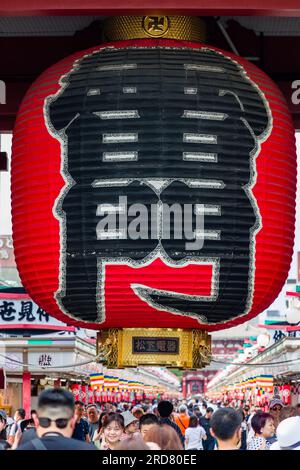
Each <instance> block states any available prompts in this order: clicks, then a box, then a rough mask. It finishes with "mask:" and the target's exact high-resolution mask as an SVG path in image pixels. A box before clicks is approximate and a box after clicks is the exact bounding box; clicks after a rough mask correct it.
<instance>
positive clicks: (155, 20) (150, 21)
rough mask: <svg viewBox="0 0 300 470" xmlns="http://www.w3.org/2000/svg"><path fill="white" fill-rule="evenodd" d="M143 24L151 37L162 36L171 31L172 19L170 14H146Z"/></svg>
mask: <svg viewBox="0 0 300 470" xmlns="http://www.w3.org/2000/svg"><path fill="white" fill-rule="evenodd" d="M142 25H143V29H144V31H145V32H146V34H148V35H149V36H150V37H153V38H160V37H162V36H164V35H165V34H166V33H167V32H168V31H169V28H170V19H169V17H168V16H144V17H143V20H142Z"/></svg>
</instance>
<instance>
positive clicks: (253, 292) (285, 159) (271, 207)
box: [12, 40, 296, 331]
mask: <svg viewBox="0 0 300 470" xmlns="http://www.w3.org/2000/svg"><path fill="white" fill-rule="evenodd" d="M109 48H110V49H109ZM132 48H136V49H134V50H138V49H143V53H144V54H145V55H146V54H147V51H149V53H150V52H151V51H153V50H154V49H157V50H158V49H159V48H160V50H164V51H172V50H180V51H185V52H187V53H188V52H190V53H191V54H192V53H194V52H195V51H196V52H197V51H203V52H205V51H210V52H209V53H210V54H212V59H210V60H212V61H215V62H213V64H214V65H213V66H212V67H214V72H216V73H217V72H218V70H217V69H218V62H217V61H216V56H219V57H220V60H225V59H226V60H227V61H230V64H231V65H230V66H232V67H233V68H234V67H236V66H237V64H238V67H240V69H239V70H240V71H242V72H241V73H242V74H244V75H245V76H247V80H248V79H249V80H250V81H251V83H252V85H251V86H252V89H255V90H256V91H257V94H258V95H259V96H260V97H261V99H262V100H263V101H264V103H265V106H266V109H267V108H268V113H269V114H268V125H267V128H266V131H265V135H264V136H263V137H262V138H261V139H260V140H257V145H258V148H257V149H256V154H255V157H253V158H254V160H253V161H252V170H251V171H252V173H253V171H254V173H253V174H252V183H253V184H252V186H251V187H247V189H245V193H246V192H247V191H248V193H249V192H251V191H252V194H253V198H254V199H253V198H252V203H253V201H254V202H255V204H256V205H257V207H256V209H255V211H256V212H255V211H254V212H255V214H256V215H255V217H256V223H258V225H257V229H256V231H255V232H253V233H252V235H251V236H252V239H251V248H250V252H251V253H252V254H251V256H252V261H251V263H250V265H249V266H250V267H249V271H248V278H247V279H248V281H247V282H248V283H249V292H248V294H249V296H248V297H247V299H248V300H247V304H245V308H244V307H243V308H242V309H240V311H238V310H237V311H236V312H235V311H232V310H234V309H232V308H231V307H230V306H231V303H230V302H231V298H235V296H236V295H237V294H236V293H237V292H238V291H239V287H234V289H232V290H228V289H227V287H226V286H225V287H224V290H223V291H222V292H219V293H218V292H216V296H217V297H218V295H219V297H220V296H222V295H223V296H225V303H226V302H227V304H226V305H227V310H226V308H225V310H224V311H226V316H224V318H223V317H222V315H223V313H222V312H223V311H222V312H221V313H220V314H219V313H218V312H217V313H216V319H215V320H213V321H209V316H207V318H208V321H207V318H203V316H201V309H200V310H199V311H200V314H199V311H198V313H197V315H194V314H193V308H192V307H191V308H188V309H187V311H186V310H185V309H186V306H187V305H188V304H189V302H194V300H195V299H202V300H201V302H202V304H201V305H202V308H204V307H203V305H205V308H206V310H207V309H208V310H209V302H210V301H212V302H215V300H216V299H215V298H214V299H213V295H214V294H213V292H214V288H215V286H214V280H215V278H214V276H215V271H214V270H215V268H216V266H217V262H216V263H215V264H214V262H211V260H210V259H208V260H205V259H204V258H202V259H201V257H200V261H199V260H196V261H195V262H193V261H189V262H187V263H186V265H185V264H184V262H183V263H181V264H178V263H177V264H176V262H174V263H169V264H168V263H167V262H165V260H163V259H160V258H159V257H158V258H157V259H153V260H152V261H151V262H149V263H148V262H147V259H146V260H145V261H144V262H143V263H141V264H139V265H136V266H134V265H133V264H132V263H126V262H125V261H124V260H121V261H119V260H118V259H117V258H116V259H115V260H112V261H110V262H109V263H107V264H106V266H105V276H104V277H103V284H102V285H101V288H100V287H99V285H98V284H97V285H98V291H97V293H96V297H97V302H98V303H97V306H98V307H97V308H98V314H99V316H98V321H97V320H96V319H95V320H93V321H91V320H87V317H85V316H84V315H83V314H82V312H81V311H80V308H78V311H77V312H75V314H74V306H73V307H72V308H73V310H72V313H70V312H69V311H68V307H67V305H68V301H69V300H70V299H66V297H65V300H64V303H63V304H62V301H61V300H59V299H58V297H57V292H58V291H60V289H61V287H62V286H61V285H60V284H61V283H60V281H61V278H60V275H61V272H62V269H65V267H64V266H63V265H64V259H63V250H64V248H63V246H62V245H63V243H64V242H63V237H64V233H63V232H62V225H61V220H59V217H58V215H57V212H56V204H57V201H58V200H59V198H60V195H61V194H62V193H63V191H64V190H65V189H64V188H66V184H67V183H66V179H65V178H66V177H65V175H64V174H63V168H62V167H63V164H64V163H63V143H62V140H61V141H59V139H58V135H57V134H56V133H55V132H56V131H55V130H54V129H53V128H51V127H49V121H47V119H46V117H45V113H46V111H45V110H46V107H47V103H48V104H49V99H50V103H51V99H52V98H49V97H51V96H52V97H53V96H56V94H58V93H59V92H60V91H61V89H63V87H64V86H65V85H66V78H63V77H66V76H68V74H70V71H71V70H74V69H76V66H77V65H76V64H78V62H76V61H80V60H81V61H82V60H83V59H84V58H89V57H93V54H97V53H98V52H99V51H101V50H106V51H108V52H109V51H110V50H114V51H118V53H120V51H121V52H122V51H124V57H125V56H126V54H129V50H130V51H132ZM125 65H126V64H125ZM129 65H132V64H127V68H130V67H129ZM183 66H184V63H183ZM193 66H194V68H195V69H197V67H198V69H199V64H196V63H195V62H193V64H192V66H191V67H190V69H191V70H192V69H193ZM106 67H107V66H106ZM201 67H202V69H201ZM205 67H207V66H206V65H205V66H204V69H203V66H202V65H201V63H200V69H201V70H202V71H203V70H205ZM212 67H210V69H211V70H213V68H212ZM125 68H126V67H125ZM220 70H221V69H220V68H219V71H220ZM191 73H193V72H191ZM195 73H196V72H195ZM197 73H198V72H197ZM115 74H116V76H117V77H118V76H121V75H120V71H118V70H116V71H115ZM79 80H80V77H79ZM168 80H170V77H168ZM247 83H248V82H247ZM89 86H90V83H89ZM206 86H207V84H206ZM244 86H245V84H244V83H242V82H241V85H240V87H241V90H242V91H241V96H242V95H243V87H244ZM82 87H83V89H84V90H85V89H86V88H85V87H86V84H85V83H82ZM125 88H126V93H132V92H134V93H136V91H134V87H133V86H132V87H130V86H128V84H127V86H126V87H125ZM89 90H90V92H91V93H92V92H93V94H95V95H97V94H98V91H99V93H101V91H100V90H99V89H98V88H97V87H96V86H94V88H93V87H91V88H90V89H89ZM97 90H98V91H97ZM219 91H220V95H222V94H223V95H225V94H230V90H221V89H220V90H219ZM123 92H124V93H125V91H124V90H123ZM185 93H187V94H186V96H185V98H186V97H189V96H192V95H193V94H194V93H195V89H193V88H192V87H191V88H187V91H186V92H185ZM233 95H234V93H232V96H233ZM107 96H108V98H107V99H110V98H109V96H110V95H107ZM251 96H252V95H251ZM53 99H54V98H53ZM134 99H135V100H137V101H134ZM142 99H143V97H141V98H140V100H142ZM247 99H248V98H247ZM247 99H246V101H245V103H246V104H247V106H248V105H249V107H250V108H249V109H250V111H249V116H252V120H253V123H254V124H253V126H254V127H255V125H256V124H255V123H256V120H258V121H259V119H260V118H259V116H258V115H257V116H258V117H257V118H256V114H255V113H256V110H255V106H254V101H253V103H252V102H251V99H250V102H248V101H247ZM233 100H235V103H238V107H239V109H240V110H243V107H244V105H245V106H246V104H245V103H241V102H240V101H239V97H237V96H233ZM138 103H139V96H138V93H137V97H135V95H134V98H133V105H132V106H133V108H134V109H137V108H138ZM174 103H176V101H175V102H174ZM69 105H70V107H72V97H70V98H69ZM252 105H253V106H254V108H253V112H252V111H251V106H252ZM105 112H106V111H105ZM125 112H127V111H125ZM197 113H198V114H197V116H198V117H199V110H198V111H197ZM75 115H76V112H75ZM75 115H74V116H75ZM187 115H188V114H186V116H187ZM219 115H220V113H219ZM219 115H218V116H219ZM58 116H59V111H58ZM107 116H108V115H107V114H106V115H102V118H103V119H106V118H107ZM129 116H130V113H129ZM189 116H191V115H189ZM205 116H206V117H207V114H206V115H205ZM218 116H214V119H219V118H218ZM75 117H76V116H75ZM75 117H74V119H75ZM59 119H60V118H59V117H58V120H59ZM220 119H223V118H220ZM180 122H181V121H180ZM220 122H221V121H220ZM220 122H218V123H217V125H218V126H220V125H223V124H222V123H221V124H220ZM115 123H116V124H115V129H116V130H118V128H119V126H120V124H119V123H120V121H115ZM122 125H123V124H122ZM124 125H125V124H124ZM126 125H127V124H126ZM239 125H240V124H239ZM243 125H245V126H247V125H248V124H245V123H244V122H243ZM129 128H130V126H129ZM122 129H123V128H122ZM123 130H124V129H123ZM87 132H88V131H87ZM232 132H233V134H232V135H234V129H232ZM251 132H252V134H251V135H254V134H253V130H251ZM105 135H106V134H105ZM110 135H111V134H107V135H106V138H107V139H109V138H110ZM185 135H186V136H187V137H186V139H188V138H190V137H188V136H191V135H192V134H185ZM199 135H200V134H198V137H199ZM201 135H202V134H201ZM201 135H200V137H201ZM210 137H214V136H210ZM78 138H79V140H78V142H77V144H76V145H75V151H77V150H76V148H77V147H76V146H78V145H80V132H78ZM201 138H202V139H203V135H202V137H201ZM211 143H212V141H211V142H210V144H211ZM70 145H71V144H70V142H69V147H70ZM235 145H238V142H236V144H235ZM207 147H209V145H206V147H205V149H206V150H205V152H208V150H207ZM70 151H71V150H70ZM87 151H88V149H87ZM83 153H84V150H83ZM108 153H109V152H108ZM117 153H118V152H117ZM129 153H130V152H129ZM131 153H132V155H133V156H134V152H131ZM12 154H13V155H12V217H13V236H14V248H15V256H16V261H17V265H18V270H19V273H20V277H21V279H22V283H23V285H24V287H25V289H26V291H27V292H28V293H29V295H30V296H31V297H32V298H33V299H34V301H35V302H37V303H38V305H39V306H40V307H42V308H43V309H44V310H45V311H47V312H48V313H50V314H51V315H52V316H54V317H56V318H58V319H60V320H62V321H64V322H67V323H69V324H73V325H78V326H81V327H85V328H87V327H88V328H94V329H99V328H110V327H123V328H125V327H161V328H166V327H168V328H170V327H174V328H200V329H201V328H203V329H205V330H208V331H213V330H219V329H224V328H229V327H232V326H234V325H237V324H240V323H243V322H244V321H246V320H249V319H250V318H252V317H255V316H256V315H258V314H259V313H260V312H261V311H263V310H264V309H266V308H267V307H268V306H269V305H270V304H271V303H272V302H273V300H274V299H275V298H276V297H277V295H278V294H279V292H280V290H281V288H282V285H283V283H284V281H285V279H286V277H287V274H288V271H289V266H290V261H291V256H292V250H293V240H294V222H295V191H296V153H295V138H294V129H293V125H292V121H291V117H290V115H289V113H288V109H287V105H286V103H285V102H284V99H283V97H282V95H281V93H280V91H279V90H278V88H277V87H276V85H275V84H274V83H273V82H272V81H271V80H270V79H269V78H268V77H267V76H266V75H265V74H264V73H263V72H262V71H260V70H259V69H258V68H257V67H256V66H254V65H253V64H251V63H249V62H248V61H246V60H244V59H242V58H240V57H236V56H235V55H233V54H231V53H229V52H224V51H220V50H219V49H217V48H215V47H212V46H209V47H208V46H207V45H203V44H196V43H191V42H184V41H174V40H136V41H124V42H119V43H114V44H105V45H102V46H101V47H94V48H92V49H89V50H87V51H84V52H79V53H76V54H74V55H72V56H70V57H68V58H66V59H64V60H62V61H61V62H59V63H58V64H56V65H54V66H53V67H51V68H50V69H48V70H47V71H46V72H44V73H43V74H42V75H41V76H40V78H38V80H37V81H36V82H35V83H34V84H33V85H32V86H31V88H30V90H29V91H28V93H27V94H26V96H25V98H24V100H23V102H22V105H21V108H20V110H19V113H18V117H17V121H16V126H15V130H14V137H13V149H12ZM113 154H114V152H111V155H112V157H113ZM189 155H190V154H189ZM197 155H198V156H197V158H198V157H199V153H198V154H197ZM201 155H202V157H201V158H204V157H205V155H206V157H205V158H208V157H207V155H208V156H210V157H211V156H212V155H214V154H213V153H212V152H209V153H205V155H204V156H203V152H202V153H201ZM190 156H191V155H190ZM99 158H100V157H99ZM212 158H216V157H212ZM216 161H217V160H216ZM253 162H254V163H253ZM240 165H241V163H239V161H238V159H237V161H236V162H235V168H236V171H239V168H240ZM74 171H75V170H74ZM170 171H171V170H170ZM182 171H184V170H182ZM175 176H176V175H175ZM180 176H181V175H180V174H178V175H177V177H178V178H179V177H180ZM68 184H69V185H72V183H70V181H69V183H68ZM245 188H246V185H245ZM170 191H171V190H170ZM175 192H176V191H175ZM73 194H74V193H73ZM170 194H171V193H170ZM76 197H77V196H76ZM76 197H75V198H74V204H75V202H76V201H78V200H79V199H80V196H79V199H76ZM170 197H171V196H170ZM172 197H173V196H172ZM251 197H252V196H251ZM76 204H77V202H76ZM239 204H240V203H239ZM253 204H254V203H253ZM241 205H243V202H241ZM61 209H63V208H61ZM239 209H240V208H239V207H236V208H235V210H236V211H238V210H239ZM73 211H74V214H77V215H78V220H81V219H82V221H83V222H82V223H84V217H85V216H84V214H83V213H81V209H80V207H78V209H77V206H76V207H74V208H73ZM222 217H223V215H222ZM224 217H225V216H224ZM216 218H217V217H216ZM222 220H223V219H222ZM224 223H226V218H225V219H224ZM245 224H246V225H247V224H248V222H247V217H246V218H245ZM253 227H254V225H253ZM70 238H72V235H70ZM73 239H74V240H75V242H76V234H75V235H74V234H73ZM236 240H237V241H236V243H237V245H242V244H243V234H241V233H239V234H238V237H237V238H236ZM231 243H232V240H231ZM138 246H139V245H137V251H138ZM225 251H226V250H225ZM72 256H73V255H72ZM89 256H92V254H89V253H88V254H86V257H87V258H88V257H89ZM174 256H175V255H174ZM223 256H224V257H225V258H226V256H227V254H226V253H223ZM249 256H250V255H249ZM70 257H71V255H70ZM74 257H76V253H75V252H74ZM225 258H224V259H225ZM215 259H217V257H216V258H215ZM73 261H74V260H73ZM227 261H228V260H227ZM216 270H217V268H216ZM80 273H81V267H80V265H78V267H77V269H76V263H75V264H74V263H73V271H72V272H71V274H70V273H69V277H70V279H71V278H72V279H74V282H75V284H74V285H76V286H77V287H78V279H79V276H80ZM87 277H88V269H87ZM77 278H78V279H77ZM76 279H77V281H76ZM76 282H77V284H76ZM87 282H88V281H87ZM234 282H235V284H234V285H235V286H239V279H234ZM79 284H80V283H79ZM87 285H88V284H87ZM137 286H138V287H137ZM141 286H142V287H141ZM241 288H242V287H241ZM150 291H151V295H150V294H149V292H150ZM170 292H171V293H172V294H170V295H169V294H168V293H170ZM165 293H167V294H165ZM178 296H179V297H178ZM226 296H227V297H226ZM67 297H68V296H67ZM69 297H70V298H71V297H72V302H73V301H76V289H74V290H73V291H72V295H70V296H69ZM74 299H75V300H74ZM87 299H88V296H87ZM177 299H179V300H177ZM182 299H184V302H185V303H184V302H183V300H182ZM203 299H204V301H203ZM244 300H245V295H244ZM197 301H198V300H197ZM160 302H161V303H160ZM163 302H164V303H163ZM245 302H246V300H245ZM173 304H174V307H173V306H172V305H173ZM175 304H176V305H175ZM81 305H82V304H81ZM234 305H237V304H236V303H235V304H234ZM207 306H208V307H207ZM100 309H102V310H101V311H100ZM87 310H88V308H87ZM211 310H212V311H213V308H212V309H211ZM204 316H205V315H204Z"/></svg>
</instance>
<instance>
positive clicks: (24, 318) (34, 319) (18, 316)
mask: <svg viewBox="0 0 300 470" xmlns="http://www.w3.org/2000/svg"><path fill="white" fill-rule="evenodd" d="M24 323H27V324H28V323H30V324H32V325H54V326H55V325H59V326H62V325H65V324H64V323H62V322H61V321H59V320H56V319H55V318H53V317H51V316H50V315H49V314H48V313H46V312H45V310H43V309H42V308H40V307H39V306H38V305H37V304H36V303H35V302H33V300H30V299H25V300H19V299H18V300H14V299H8V298H4V299H0V325H23V324H24Z"/></svg>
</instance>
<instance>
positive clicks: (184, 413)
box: [174, 405, 190, 436]
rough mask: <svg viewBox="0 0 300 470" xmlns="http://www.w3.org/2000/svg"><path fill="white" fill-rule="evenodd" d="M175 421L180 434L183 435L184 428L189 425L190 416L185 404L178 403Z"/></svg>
mask: <svg viewBox="0 0 300 470" xmlns="http://www.w3.org/2000/svg"><path fill="white" fill-rule="evenodd" d="M174 421H175V423H176V424H177V425H178V426H179V428H180V431H181V433H182V435H183V436H184V435H185V431H186V429H187V428H188V427H189V422H190V416H189V414H188V409H187V407H186V405H180V407H179V414H178V415H177V416H175V419H174Z"/></svg>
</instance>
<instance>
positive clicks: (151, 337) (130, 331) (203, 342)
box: [97, 328, 211, 369]
mask: <svg viewBox="0 0 300 470" xmlns="http://www.w3.org/2000/svg"><path fill="white" fill-rule="evenodd" d="M97 355H100V357H101V360H104V361H105V362H106V366H107V367H109V368H122V367H137V366H141V365H143V366H164V367H176V368H184V369H191V368H192V369H201V368H203V367H205V366H207V365H208V364H209V363H210V358H211V337H210V336H209V335H208V334H207V332H205V331H202V330H182V329H178V328H164V329H162V328H147V329H146V328H124V329H118V328H111V329H109V330H102V331H100V332H99V333H98V335H97Z"/></svg>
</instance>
